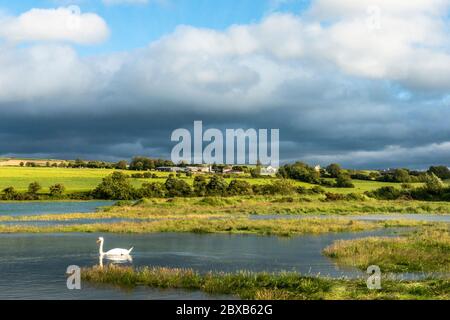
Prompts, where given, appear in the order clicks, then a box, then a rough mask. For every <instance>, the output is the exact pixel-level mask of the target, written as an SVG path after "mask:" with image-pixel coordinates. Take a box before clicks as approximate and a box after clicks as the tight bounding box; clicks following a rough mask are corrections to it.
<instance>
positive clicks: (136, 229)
mask: <svg viewBox="0 0 450 320" xmlns="http://www.w3.org/2000/svg"><path fill="white" fill-rule="evenodd" d="M431 225H439V223H430V222H422V221H412V220H389V221H357V220H352V219H345V218H305V219H298V220H292V219H278V220H250V219H248V218H247V219H246V218H241V219H235V218H233V219H190V220H186V219H175V220H159V221H145V222H144V221H143V222H121V223H110V224H108V223H94V224H78V225H55V226H44V227H38V226H32V225H1V224H0V233H68V232H81V233H92V232H102V233H158V232H161V233H166V232H182V233H225V234H253V235H276V236H286V237H287V236H295V235H303V234H323V233H330V232H333V233H339V232H357V231H370V230H377V229H383V228H396V227H421V226H431Z"/></svg>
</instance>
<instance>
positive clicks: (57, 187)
mask: <svg viewBox="0 0 450 320" xmlns="http://www.w3.org/2000/svg"><path fill="white" fill-rule="evenodd" d="M49 190H50V195H51V196H52V197H60V196H62V194H63V193H64V191H65V190H66V188H65V187H64V186H63V185H62V184H60V183H58V184H54V185H52V186H50V188H49Z"/></svg>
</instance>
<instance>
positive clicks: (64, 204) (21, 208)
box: [0, 201, 114, 216]
mask: <svg viewBox="0 0 450 320" xmlns="http://www.w3.org/2000/svg"><path fill="white" fill-rule="evenodd" d="M113 204H114V201H30V202H28V201H27V202H0V216H28V215H40V214H58V213H76V212H80V213H86V212H94V211H96V210H97V209H98V208H100V207H104V206H111V205H113Z"/></svg>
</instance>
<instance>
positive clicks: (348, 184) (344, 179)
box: [336, 174, 355, 188]
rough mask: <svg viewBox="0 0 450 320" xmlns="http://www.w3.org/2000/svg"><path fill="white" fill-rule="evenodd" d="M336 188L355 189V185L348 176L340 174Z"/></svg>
mask: <svg viewBox="0 0 450 320" xmlns="http://www.w3.org/2000/svg"><path fill="white" fill-rule="evenodd" d="M336 187H337V188H354V187H355V185H354V184H353V182H352V179H351V178H350V176H348V175H346V174H340V175H339V176H338V177H337V178H336Z"/></svg>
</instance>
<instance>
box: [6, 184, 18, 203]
mask: <svg viewBox="0 0 450 320" xmlns="http://www.w3.org/2000/svg"><path fill="white" fill-rule="evenodd" d="M18 197H19V194H18V193H17V191H16V190H15V189H14V187H7V188H5V189H3V199H4V200H18Z"/></svg>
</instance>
